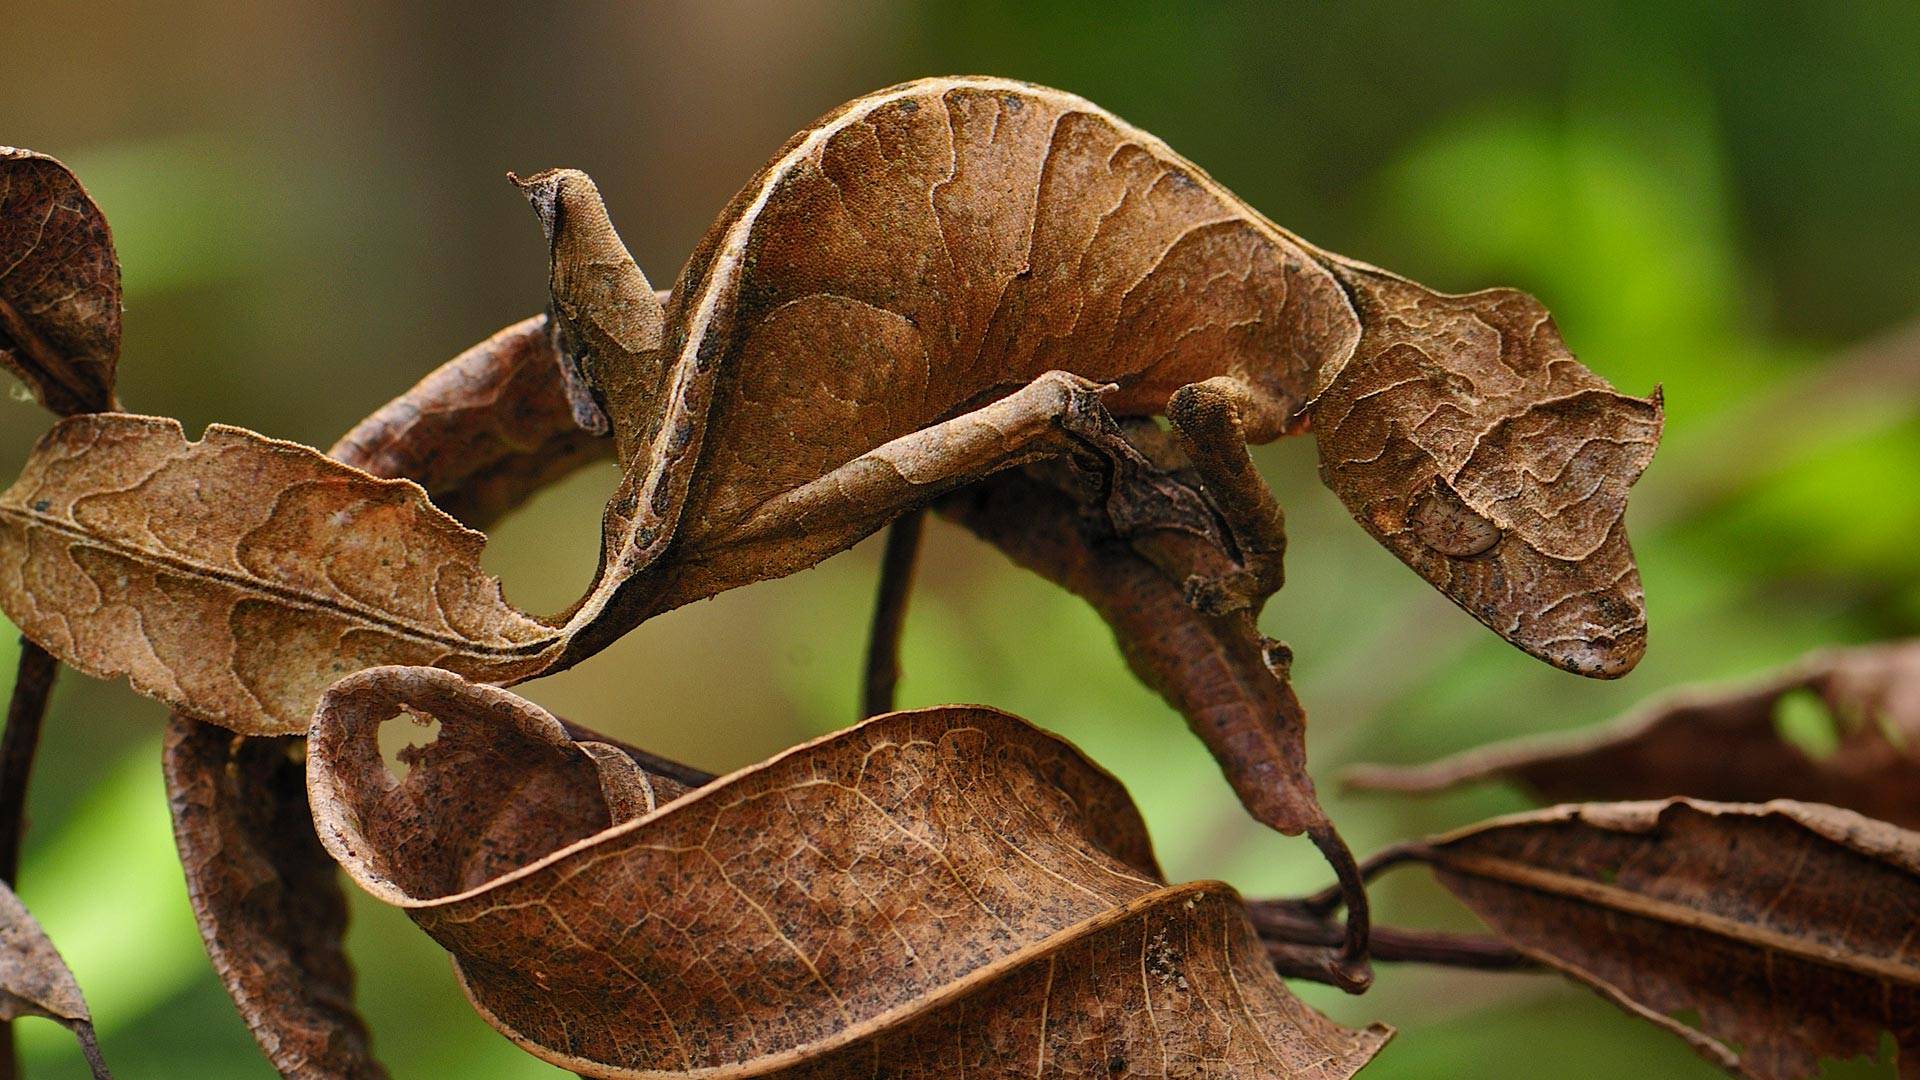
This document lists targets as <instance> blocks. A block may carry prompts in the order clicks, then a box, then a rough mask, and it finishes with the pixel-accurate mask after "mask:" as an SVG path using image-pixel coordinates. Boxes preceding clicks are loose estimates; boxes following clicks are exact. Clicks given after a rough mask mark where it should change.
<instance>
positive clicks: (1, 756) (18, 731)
mask: <svg viewBox="0 0 1920 1080" xmlns="http://www.w3.org/2000/svg"><path fill="white" fill-rule="evenodd" d="M59 670H60V662H59V661H57V660H55V659H54V658H53V656H52V655H51V654H49V653H48V652H47V651H46V650H45V649H42V648H41V647H40V646H38V645H35V644H34V643H33V642H31V641H28V640H27V639H25V638H21V639H20V663H19V666H18V667H17V668H16V669H15V673H14V679H13V698H12V700H10V701H9V702H8V703H7V730H6V734H5V735H0V881H4V882H6V883H7V885H8V886H9V887H11V886H12V885H14V884H15V883H16V881H17V879H18V878H19V876H20V844H21V838H22V836H23V835H24V834H25V832H26V810H27V781H28V780H29V779H30V778H31V777H32V775H33V754H34V751H35V750H36V749H37V748H38V747H39V745H40V723H41V721H42V720H44V719H45V718H46V715H47V699H48V697H49V696H51V695H52V693H53V680H54V676H55V675H56V674H57V673H58V672H59Z"/></svg>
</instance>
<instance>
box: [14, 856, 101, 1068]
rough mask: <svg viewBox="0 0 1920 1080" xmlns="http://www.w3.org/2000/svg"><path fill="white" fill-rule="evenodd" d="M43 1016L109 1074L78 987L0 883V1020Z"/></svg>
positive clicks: (49, 943)
mask: <svg viewBox="0 0 1920 1080" xmlns="http://www.w3.org/2000/svg"><path fill="white" fill-rule="evenodd" d="M22 1016H44V1017H47V1018H48V1019H51V1020H55V1021H58V1022H59V1023H60V1024H62V1025H63V1026H65V1027H67V1028H70V1029H72V1031H73V1033H74V1036H75V1037H76V1038H78V1039H79V1040H80V1047H81V1049H82V1051H84V1052H85V1054H86V1056H87V1063H88V1064H89V1065H90V1066H92V1068H93V1075H94V1076H95V1077H105V1076H107V1066H106V1063H105V1062H103V1061H101V1060H100V1047H99V1044H98V1043H96V1042H95V1041H94V1037H93V1014H92V1013H90V1012H88V1011H87V1001H86V998H84V997H82V996H81V994H80V984H79V983H77V982H75V981H74V978H73V972H72V971H71V970H69V969H68V967H67V962H66V961H65V960H62V959H61V958H60V951H59V950H58V949H55V948H54V947H53V942H52V941H50V940H48V938H47V932H46V931H45V930H43V929H41V928H40V923H39V921H38V920H36V919H35V918H34V917H33V914H32V913H31V912H29V911H28V910H27V908H26V905H25V904H22V903H21V902H20V898H19V897H17V896H15V895H14V894H13V890H12V889H10V888H8V887H7V886H5V885H0V1020H16V1019H18V1018H20V1017H22Z"/></svg>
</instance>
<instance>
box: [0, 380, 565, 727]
mask: <svg viewBox="0 0 1920 1080" xmlns="http://www.w3.org/2000/svg"><path fill="white" fill-rule="evenodd" d="M485 542H486V538H485V537H484V536H482V535H481V534H479V533H475V532H471V531H469V530H467V529H465V528H462V527H461V526H460V525H459V524H458V523H457V522H455V521H454V520H453V519H451V518H449V517H447V516H446V515H445V514H442V513H441V512H440V511H439V510H436V509H435V508H434V507H433V506H432V504H430V503H429V502H428V501H427V498H426V496H425V494H424V493H423V492H422V491H421V490H420V488H419V486H418V485H416V484H414V483H412V482H410V481H404V480H380V479H376V478H374V477H372V476H369V475H368V474H366V473H364V472H361V471H359V470H358V469H354V468H350V467H348V466H346V465H342V464H340V463H339V462H336V461H334V460H332V459H330V458H327V457H325V456H324V455H322V454H320V453H319V452H317V451H315V450H311V449H309V448H307V447H303V446H299V445H296V444H293V443H287V442H280V441H278V440H274V439H268V438H265V437H263V436H260V435H255V434H253V433H252V432H249V431H243V430H241V429H239V428H231V427H225V426H221V425H215V426H213V427H209V428H208V429H207V432H206V435H205V437H204V438H203V439H202V440H201V441H200V442H197V443H190V442H188V441H187V440H186V438H185V436H184V434H183V433H182V432H181V430H180V425H179V424H178V423H176V422H174V421H172V420H164V419H157V418H153V417H141V416H130V415H125V414H118V413H113V414H101V415H92V416H78V417H73V418H70V419H67V420H63V421H61V422H60V423H59V424H57V425H55V427H54V428H53V429H52V430H51V431H50V432H48V433H47V435H45V436H44V437H43V438H42V439H41V440H40V442H39V443H38V444H37V445H36V446H35V448H34V452H33V455H32V456H31V457H30V458H29V459H28V461H27V465H26V468H25V470H24V471H23V472H22V474H21V477H20V479H19V481H18V482H16V483H15V484H14V486H13V487H12V488H11V489H9V490H8V491H6V492H5V493H4V494H0V607H3V608H4V609H5V611H6V614H7V616H8V618H10V619H12V620H13V622H14V623H15V624H16V625H17V626H19V627H20V629H21V631H22V632H24V633H25V634H27V635H28V636H29V637H31V638H33V639H34V640H35V641H36V642H38V643H39V644H40V645H42V646H43V647H45V648H46V649H47V650H48V651H49V652H52V653H53V654H54V655H56V656H58V657H59V658H60V659H61V660H62V661H63V662H65V663H68V664H71V665H72V666H73V667H76V668H78V669H80V670H81V671H84V672H86V673H88V674H90V675H94V676H97V677H101V678H111V677H114V676H117V675H122V674H125V675H127V676H128V677H129V678H130V679H131V681H132V683H133V686H134V688H135V689H136V690H139V691H141V692H143V693H146V694H149V695H151V696H153V697H157V698H159V699H160V700H162V701H164V702H166V703H167V704H168V705H170V706H173V707H174V708H176V709H179V710H181V711H183V712H186V713H189V714H191V715H193V716H195V717H199V718H203V719H206V720H209V721H211V722H214V723H217V724H220V725H222V726H224V727H228V728H231V729H232V730H234V731H238V732H242V733H246V734H277V733H286V732H296V731H302V730H305V728H306V726H307V724H308V722H309V721H310V719H311V717H312V713H313V706H314V703H315V702H316V701H318V700H319V697H320V692H321V691H322V690H323V689H325V688H326V686H327V684H328V683H331V682H332V681H333V680H334V679H336V678H338V677H340V676H341V675H343V674H346V673H348V672H351V671H357V670H360V669H361V668H366V667H372V666H375V665H378V664H383V663H393V662H396V661H405V662H410V663H429V664H440V665H444V666H447V667H450V668H453V669H455V670H459V671H462V672H465V673H467V674H470V675H472V676H474V677H476V678H483V679H503V678H511V677H514V676H516V675H524V674H530V673H532V672H533V671H537V670H538V669H539V666H540V662H541V661H540V656H541V654H542V653H543V651H545V650H547V649H548V648H549V647H551V646H552V645H553V644H554V642H555V638H556V632H555V631H554V630H553V629H552V628H550V627H547V626H545V625H543V624H541V623H539V622H536V621H535V620H533V619H531V618H529V617H527V616H525V615H523V614H521V613H520V612H518V611H516V610H515V609H514V608H512V607H511V606H509V605H508V604H507V602H506V600H505V599H504V598H503V597H502V596H501V593H500V585H499V583H498V582H497V581H495V580H494V579H493V578H492V577H490V576H488V574H487V573H486V572H485V571H484V570H483V569H482V568H481V566H480V562H479V556H480V549H481V547H482V546H483V545H484V544H485Z"/></svg>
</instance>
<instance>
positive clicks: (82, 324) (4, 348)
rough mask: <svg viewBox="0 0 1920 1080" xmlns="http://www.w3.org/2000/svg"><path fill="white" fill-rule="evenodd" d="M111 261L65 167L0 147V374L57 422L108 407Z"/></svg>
mask: <svg viewBox="0 0 1920 1080" xmlns="http://www.w3.org/2000/svg"><path fill="white" fill-rule="evenodd" d="M120 307H121V300H120V261H119V259H118V258H116V257H115V255H114V253H113V235H112V233H111V232H110V231H109V230H108V228H107V219H106V216H105V215H104V214H102V213H101V212H100V208H99V207H98V206H95V205H94V203H93V200H92V199H91V198H89V197H88V195H87V192H86V189H84V188H82V187H81V186H80V181H79V180H78V179H76V178H75V177H74V175H73V173H72V172H70V171H69V170H68V169H67V167H66V166H65V165H62V164H60V163H59V162H58V161H55V160H54V159H53V158H50V157H47V156H46V155H45V154H37V153H35V152H33V151H32V150H22V149H18V148H15V147H11V146H0V365H4V366H5V367H6V368H7V369H8V370H10V371H12V372H13V373H14V374H15V375H17V376H19V377H20V380H21V381H22V382H24V383H26V385H27V389H28V390H29V391H31V392H32V393H33V396H34V398H35V399H37V400H38V401H39V402H40V403H41V404H42V405H44V406H46V407H47V408H48V409H50V410H52V411H53V412H56V413H59V414H60V415H62V416H71V415H74V414H77V413H85V412H102V411H105V410H108V409H112V408H114V407H115V406H114V401H113V378H114V368H115V366H116V364H117V363H118V361H119V358H120Z"/></svg>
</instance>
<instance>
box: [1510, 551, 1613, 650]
mask: <svg viewBox="0 0 1920 1080" xmlns="http://www.w3.org/2000/svg"><path fill="white" fill-rule="evenodd" d="M1622 546H1623V547H1624V544H1623V545H1622ZM1631 557H1632V556H1631V555H1627V556H1626V558H1627V559H1631ZM1502 636H1503V637H1506V638H1507V640H1509V641H1511V642H1512V643H1513V644H1515V645H1517V646H1519V647H1520V648H1521V649H1522V650H1523V651H1525V652H1526V653H1528V654H1529V655H1531V656H1534V657H1536V658H1538V659H1541V660H1544V661H1546V662H1547V663H1549V664H1552V665H1553V666H1554V667H1557V668H1559V669H1560V670H1562V671H1568V672H1572V673H1573V674H1575V675H1584V676H1586V677H1587V678H1589V679H1617V678H1619V677H1620V676H1622V675H1625V674H1626V673H1627V672H1629V671H1632V670H1633V668H1634V665H1636V664H1638V663H1639V662H1640V657H1642V656H1643V655H1645V654H1646V651H1647V608H1646V601H1645V599H1644V597H1643V595H1642V593H1641V589H1640V574H1639V572H1638V571H1637V570H1635V569H1633V568H1632V565H1631V563H1630V562H1629V563H1627V564H1626V566H1625V567H1624V572H1623V573H1622V574H1621V576H1620V577H1619V578H1618V579H1617V580H1616V581H1615V582H1614V583H1613V584H1611V585H1603V586H1600V587H1597V588H1586V589H1580V588H1578V587H1576V588H1573V589H1570V590H1568V591H1567V592H1565V593H1564V594H1562V598H1561V599H1559V600H1557V601H1554V602H1551V603H1550V604H1548V606H1546V607H1545V608H1544V609H1542V610H1539V611H1537V612H1535V613H1532V617H1531V618H1527V617H1522V618H1521V619H1519V620H1518V621H1517V622H1515V623H1514V624H1513V625H1512V626H1510V627H1509V628H1507V629H1506V630H1505V631H1504V632H1503V633H1502Z"/></svg>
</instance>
